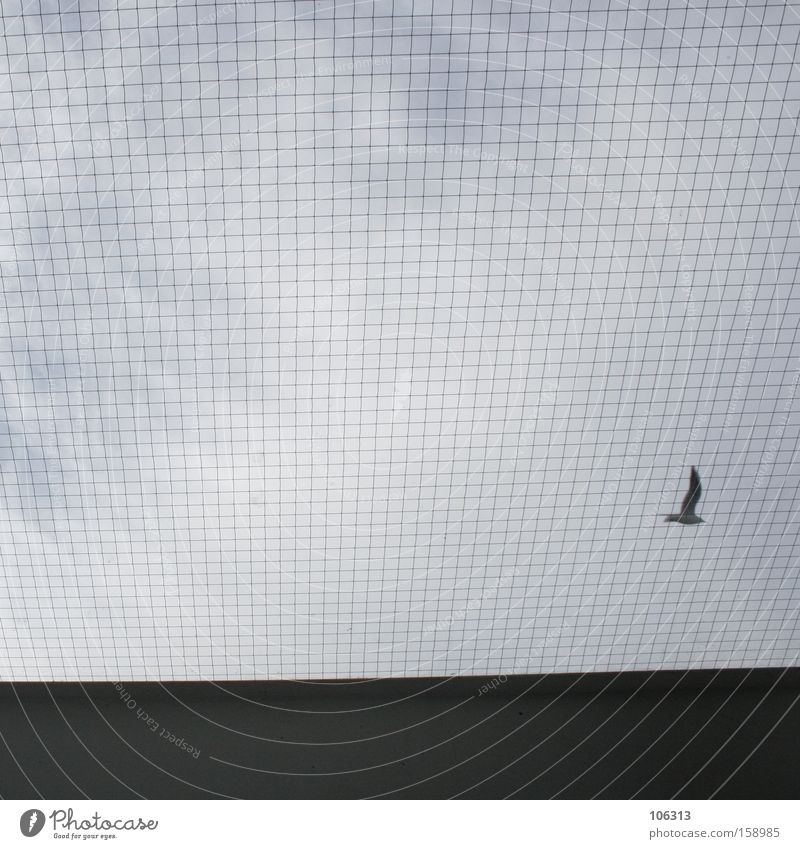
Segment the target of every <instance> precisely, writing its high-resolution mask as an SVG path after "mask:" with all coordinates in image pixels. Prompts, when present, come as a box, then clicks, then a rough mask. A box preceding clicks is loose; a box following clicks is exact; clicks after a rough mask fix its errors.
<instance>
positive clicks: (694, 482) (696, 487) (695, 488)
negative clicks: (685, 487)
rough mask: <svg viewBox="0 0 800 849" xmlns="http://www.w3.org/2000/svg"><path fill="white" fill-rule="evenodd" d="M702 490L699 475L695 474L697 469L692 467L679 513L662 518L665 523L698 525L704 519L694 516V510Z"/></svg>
mask: <svg viewBox="0 0 800 849" xmlns="http://www.w3.org/2000/svg"><path fill="white" fill-rule="evenodd" d="M702 492H703V488H702V487H701V486H700V475H698V474H697V469H695V467H694V466H692V474H691V476H690V477H689V491H688V492H687V493H686V495H685V497H684V499H683V504H681V512H680V513H670V514H669V516H664V521H665V522H680V523H681V524H682V525H699V524H700V522H704V521H705V519H701V518H700V517H699V516H698V515H696V514H695V512H694V508H695V507H697V502H698V501H699V500H700V495H701V494H702Z"/></svg>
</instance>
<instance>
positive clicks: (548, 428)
mask: <svg viewBox="0 0 800 849" xmlns="http://www.w3.org/2000/svg"><path fill="white" fill-rule="evenodd" d="M99 6H100V7H101V8H100V11H98V2H97V0H91V2H90V0H80V2H78V3H75V2H74V1H73V0H68V2H64V1H63V0H62V2H56V0H42V2H28V0H4V2H3V15H4V17H3V18H2V21H1V22H0V25H1V26H2V39H0V50H2V54H3V55H2V59H1V61H2V66H1V67H0V159H1V162H0V165H2V172H1V173H0V177H1V178H2V189H3V191H2V197H0V273H1V274H2V302H1V303H2V324H0V380H1V384H0V388H1V389H2V408H1V409H0V474H1V475H2V485H1V486H0V495H1V496H2V499H1V501H0V503H1V504H2V507H1V508H0V556H1V557H2V569H1V570H0V678H3V679H18V680H22V679H48V680H49V679H74V678H82V679H87V680H88V679H111V680H117V679H131V678H137V679H144V678H149V679H184V678H189V679H191V678H218V679H221V678H229V679H235V678H244V679H247V678H264V677H300V678H309V677H312V678H321V677H359V676H390V675H391V676H402V675H430V674H483V673H501V672H503V673H511V672H542V671H545V672H547V671H590V670H623V669H656V668H689V667H692V668H695V667H724V666H782V665H790V664H794V663H796V662H797V659H798V653H800V630H798V626H797V622H798V606H800V585H798V565H797V537H798V529H799V527H798V510H800V502H798V484H800V475H799V474H798V472H799V471H800V468H799V466H798V456H797V449H798V436H800V427H799V426H800V416H799V415H798V404H800V401H799V400H798V398H797V395H798V381H799V380H800V341H798V339H797V323H798V314H799V311H800V295H798V289H797V268H798V256H800V229H799V228H798V220H797V217H796V209H797V200H798V198H797V194H798V186H799V185H800V146H798V145H799V143H798V140H797V138H798V136H797V124H796V116H797V115H798V111H799V109H798V107H799V105H800V67H798V64H797V60H798V48H797V45H798V38H800V8H798V7H797V6H796V5H792V4H784V3H782V2H781V3H770V4H767V5H766V6H763V5H758V6H752V7H750V8H748V7H747V5H742V4H741V3H739V2H728V3H727V5H725V4H722V5H717V6H714V7H709V8H707V9H702V8H697V9H695V8H692V7H690V6H687V4H686V3H684V2H682V1H681V2H676V1H675V0H665V7H663V8H660V9H654V10H651V11H649V12H644V11H634V10H631V9H627V8H626V4H624V3H621V2H614V3H608V2H607V0H601V2H594V0H591V2H589V0H585V2H581V1H580V0H576V2H570V3H566V2H563V0H560V2H547V3H545V2H544V0H542V2H541V3H540V4H538V5H533V6H532V5H530V4H529V3H509V2H501V0H491V2H490V0H471V2H467V0H452V2H450V0H441V2H440V0H431V1H430V2H427V3H425V2H422V3H420V2H415V3H414V4H413V12H414V14H413V16H412V3H411V2H406V0H396V2H386V0H377V1H376V2H370V3H366V2H360V3H357V4H355V5H350V4H348V3H343V2H339V0H337V1H336V2H335V3H334V2H322V3H313V2H278V3H271V2H270V3H253V2H235V3H234V2H232V3H229V4H225V5H223V4H217V5H213V4H195V3H185V2H180V3H178V4H177V5H176V4H175V3H174V2H173V3H161V2H158V3H153V2H146V0H139V2H138V4H137V3H136V2H117V0H115V2H110V1H109V2H107V0H100V3H99ZM548 9H549V12H548ZM567 9H570V10H571V11H566V10H567ZM692 465H695V466H697V467H698V469H699V471H700V474H701V477H702V481H703V489H704V491H703V496H702V500H701V501H700V505H699V514H700V515H701V516H702V517H703V518H704V519H705V520H706V523H705V524H702V525H699V526H694V527H684V526H681V525H676V524H665V523H664V522H663V521H662V519H661V515H662V514H665V513H670V512H674V511H675V510H677V509H678V507H679V504H680V501H681V498H682V497H683V494H684V492H685V490H686V488H687V486H688V479H689V470H690V467H691V466H692Z"/></svg>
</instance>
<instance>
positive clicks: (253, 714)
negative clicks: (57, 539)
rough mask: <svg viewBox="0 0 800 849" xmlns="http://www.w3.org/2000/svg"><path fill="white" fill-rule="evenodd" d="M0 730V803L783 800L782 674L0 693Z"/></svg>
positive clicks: (790, 781) (18, 688) (790, 746)
mask: <svg viewBox="0 0 800 849" xmlns="http://www.w3.org/2000/svg"><path fill="white" fill-rule="evenodd" d="M0 732H2V741H0V795H2V796H3V797H4V798H29V797H34V798H35V797H43V798H82V797H88V798H93V799H107V798H109V799H110V798H136V797H144V798H192V797H205V796H208V797H234V798H297V797H299V798H354V797H357V798H361V797H371V796H390V797H396V798H402V797H409V798H410V797H416V798H445V797H453V796H466V797H476V798H477V797H484V798H499V797H507V796H514V797H517V798H551V797H560V798H590V797H594V796H598V797H604V798H630V797H638V798H670V797H673V796H677V797H683V798H708V797H711V796H717V797H719V798H795V797H796V796H797V795H798V785H799V782H798V778H797V776H798V771H797V763H798V762H800V743H799V742H798V740H799V739H800V670H758V671H735V672H732V671H727V672H724V673H715V672H693V673H673V672H663V673H655V674H642V673H625V674H619V675H605V674H602V675H583V676H576V675H566V676H564V675H551V676H544V677H529V676H520V677H514V678H509V679H507V680H506V681H504V682H503V681H500V680H498V679H494V681H492V679H483V678H474V679H473V678H459V679H451V680H441V679H411V680H408V679H407V680H393V681H360V682H346V683H308V682H306V683H299V682H291V683H290V682H270V683H247V684H238V683H237V684H226V683H216V684H210V683H208V684H163V685H162V684H143V683H139V684H137V683H131V684H125V685H116V686H115V685H114V684H91V685H80V684H51V685H46V684H17V685H13V684H6V685H2V686H0ZM198 750H199V752H198Z"/></svg>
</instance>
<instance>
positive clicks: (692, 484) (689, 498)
mask: <svg viewBox="0 0 800 849" xmlns="http://www.w3.org/2000/svg"><path fill="white" fill-rule="evenodd" d="M702 492H703V487H701V486H700V475H698V474H697V469H695V467H694V466H692V474H691V476H690V477H689V491H688V492H687V493H686V496H685V497H684V499H683V504H681V514H683V513H687V514H689V515H691V514H692V513H694V508H695V507H697V502H698V501H699V500H700V495H701V494H702Z"/></svg>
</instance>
